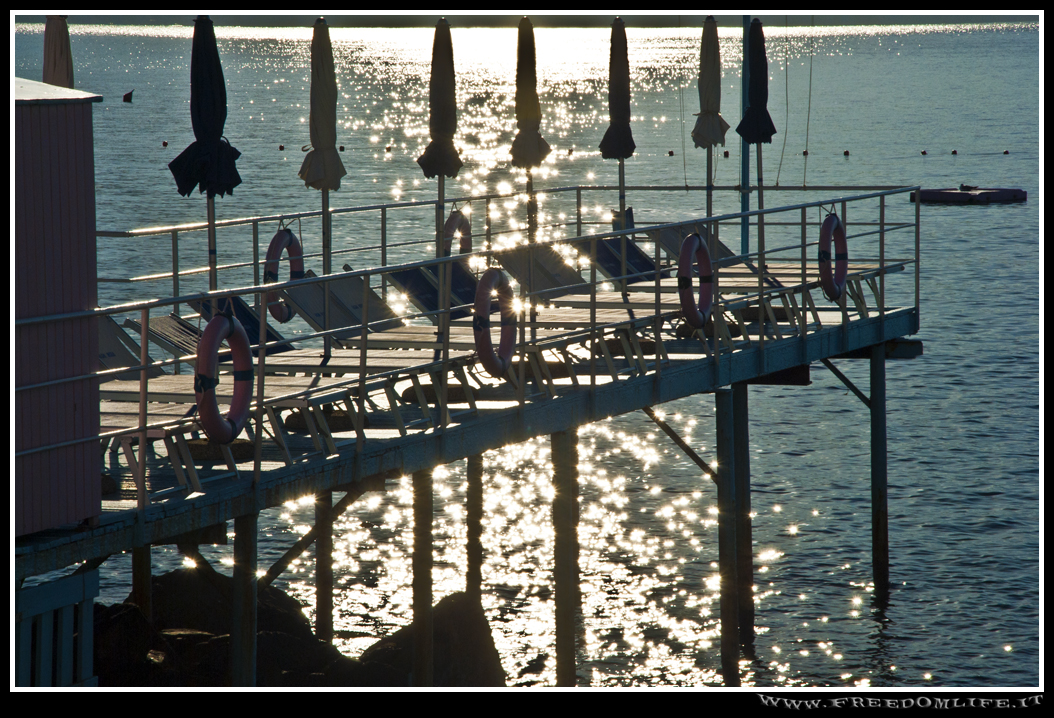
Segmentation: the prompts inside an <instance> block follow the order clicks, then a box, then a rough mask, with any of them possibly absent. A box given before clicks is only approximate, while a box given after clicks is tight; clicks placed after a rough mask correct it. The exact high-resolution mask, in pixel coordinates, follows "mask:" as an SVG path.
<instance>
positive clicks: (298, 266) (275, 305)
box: [264, 228, 304, 324]
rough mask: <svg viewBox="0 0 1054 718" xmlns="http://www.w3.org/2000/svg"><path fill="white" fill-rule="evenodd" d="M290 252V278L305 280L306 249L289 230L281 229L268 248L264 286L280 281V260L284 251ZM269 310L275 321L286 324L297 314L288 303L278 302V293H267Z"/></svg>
mask: <svg viewBox="0 0 1054 718" xmlns="http://www.w3.org/2000/svg"><path fill="white" fill-rule="evenodd" d="M283 250H286V251H288V252H289V278H290V279H303V278H304V249H303V247H301V246H300V240H299V239H297V238H296V235H295V234H293V233H292V232H291V231H290V230H288V229H285V228H283V229H280V230H278V231H277V232H275V235H274V237H272V238H271V244H270V246H268V247H267V261H266V263H265V264H264V284H270V283H271V282H277V281H278V259H279V257H281V256H282V251H283ZM267 308H268V310H270V312H271V316H272V317H274V318H275V321H277V322H279V323H281V324H285V323H286V322H288V321H289V320H290V319H292V318H293V315H294V314H295V312H294V311H293V308H292V307H291V306H289V303H288V302H279V301H278V292H277V291H273V292H268V293H267Z"/></svg>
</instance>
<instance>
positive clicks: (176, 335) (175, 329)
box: [124, 314, 231, 362]
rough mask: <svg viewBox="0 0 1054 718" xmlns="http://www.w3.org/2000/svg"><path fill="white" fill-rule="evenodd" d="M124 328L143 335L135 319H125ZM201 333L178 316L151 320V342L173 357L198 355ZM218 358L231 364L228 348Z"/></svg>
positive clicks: (170, 315)
mask: <svg viewBox="0 0 1054 718" xmlns="http://www.w3.org/2000/svg"><path fill="white" fill-rule="evenodd" d="M124 326H125V327H127V328H129V329H131V330H132V331H134V332H135V333H137V334H139V335H142V330H141V329H140V326H139V322H138V321H136V320H135V319H125V320H124ZM201 333H202V330H200V329H198V328H197V327H196V326H194V325H193V324H191V323H190V322H188V321H187V320H186V319H183V318H182V317H181V316H179V315H178V314H169V315H168V316H166V317H151V318H150V333H149V339H150V341H151V342H153V343H154V344H156V345H157V346H159V347H161V348H162V349H164V350H165V351H166V352H168V353H169V354H172V355H173V356H177V357H181V356H188V355H190V354H197V353H198V341H199V340H200V339H201ZM222 346H223V347H226V346H227V342H223V344H222ZM218 356H219V360H220V362H229V361H230V360H231V351H230V349H226V348H224V349H221V350H220V351H219V354H218Z"/></svg>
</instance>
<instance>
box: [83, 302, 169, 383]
mask: <svg viewBox="0 0 1054 718" xmlns="http://www.w3.org/2000/svg"><path fill="white" fill-rule="evenodd" d="M139 352H140V346H139V344H137V343H136V342H135V341H134V340H133V339H132V338H131V337H130V336H128V334H127V333H126V332H125V331H124V330H123V329H121V327H120V326H118V324H117V322H115V321H114V319H113V317H112V316H111V315H109V314H104V315H102V316H100V317H99V366H100V367H102V368H103V369H118V368H120V367H123V366H139ZM148 360H149V361H151V362H152V361H153V360H152V359H149V357H148ZM164 373H165V370H164V369H162V368H161V367H159V366H152V367H150V368H149V369H147V370H146V374H147V376H148V377H150V378H154V377H156V376H161V375H163V374H164ZM115 379H120V380H122V381H136V380H138V379H139V372H138V371H129V372H122V373H120V374H111V375H110V376H108V377H106V378H105V381H113V380H115Z"/></svg>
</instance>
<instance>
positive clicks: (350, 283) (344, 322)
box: [282, 269, 402, 348]
mask: <svg viewBox="0 0 1054 718" xmlns="http://www.w3.org/2000/svg"><path fill="white" fill-rule="evenodd" d="M317 276H318V275H317V274H315V273H314V272H312V271H311V270H310V269H309V270H307V271H306V272H304V277H305V278H308V277H317ZM282 295H283V296H284V297H285V299H286V301H287V302H289V304H290V306H292V307H293V309H294V310H295V311H296V313H297V314H299V315H300V316H301V317H302V318H303V320H304V321H305V322H307V323H308V325H309V326H310V327H311V328H312V329H314V330H315V331H316V332H321V331H324V330H325V326H326V321H325V317H326V315H325V303H324V302H325V292H324V288H323V285H321V284H308V285H305V286H302V287H289V288H288V289H286V290H283V292H282ZM356 296H357V297H358V301H354V302H353V304H354V307H353V308H349V307H348V305H347V304H346V303H345V300H349V301H350V300H352V299H353V298H354V297H356ZM370 320H371V321H384V320H390V321H391V322H392V324H391V326H386V327H385V328H391V327H395V326H400V325H401V324H402V322H401V321H400V320H399V319H398V318H396V316H395V312H393V311H392V310H391V308H389V307H388V305H387V304H385V303H384V302H383V301H381V298H380V297H379V296H377V294H376V293H375V292H374V291H373V290H372V289H371V290H370ZM360 324H362V278H361V277H346V278H344V279H338V280H333V281H331V282H330V283H329V326H330V328H331V329H338V328H340V327H354V329H348V330H346V331H341V332H336V333H335V334H331V335H330V336H331V337H333V339H334V341H335V342H336V343H337V345H338V346H340V347H342V348H343V347H344V344H342V343H341V340H343V339H353V338H355V337H357V336H359V333H360V329H359V325H360Z"/></svg>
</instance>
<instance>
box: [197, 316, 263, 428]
mask: <svg viewBox="0 0 1054 718" xmlns="http://www.w3.org/2000/svg"><path fill="white" fill-rule="evenodd" d="M224 339H226V340H227V345H228V346H229V347H230V348H231V355H232V358H233V359H234V396H233V397H232V398H231V408H230V411H228V412H227V416H226V418H224V417H222V416H220V409H219V406H218V405H217V402H216V385H217V384H219V378H218V376H219V374H218V370H217V365H218V364H219V358H218V354H219V349H220V343H221V342H222V341H223V340H224ZM252 393H253V355H252V352H251V351H250V350H249V337H248V336H247V335H246V333H245V328H244V327H242V325H241V322H239V321H238V320H237V318H235V317H233V316H227V315H224V314H217V315H216V316H214V317H213V318H212V319H211V320H210V321H209V323H208V325H207V326H206V327H205V331H204V332H202V334H201V339H200V340H199V341H198V358H197V363H196V365H195V369H194V398H195V399H196V400H197V402H198V417H199V418H200V420H201V427H202V428H203V429H204V430H205V433H206V434H207V435H208V437H209V439H210V440H212V441H215V442H217V443H220V444H229V443H231V442H232V441H234V439H235V438H237V436H238V435H239V434H240V433H242V429H243V428H244V427H245V422H246V420H247V419H248V418H249V402H250V401H251V399H252Z"/></svg>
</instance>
